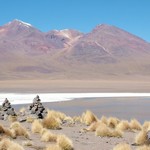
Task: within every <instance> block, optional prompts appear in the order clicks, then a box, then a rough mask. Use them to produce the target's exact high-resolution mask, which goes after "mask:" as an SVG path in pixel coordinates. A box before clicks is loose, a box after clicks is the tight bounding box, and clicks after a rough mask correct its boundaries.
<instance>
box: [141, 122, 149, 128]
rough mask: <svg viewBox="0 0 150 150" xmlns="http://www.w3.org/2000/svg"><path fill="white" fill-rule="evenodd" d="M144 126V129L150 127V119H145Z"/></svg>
mask: <svg viewBox="0 0 150 150" xmlns="http://www.w3.org/2000/svg"><path fill="white" fill-rule="evenodd" d="M142 128H143V129H144V130H148V129H149V128H150V121H145V122H144V124H143V126H142Z"/></svg>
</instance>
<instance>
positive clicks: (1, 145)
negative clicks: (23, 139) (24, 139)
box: [0, 139, 24, 150]
mask: <svg viewBox="0 0 150 150" xmlns="http://www.w3.org/2000/svg"><path fill="white" fill-rule="evenodd" d="M0 150H24V148H23V147H22V146H21V145H19V144H17V143H15V142H12V141H10V140H9V139H3V140H2V141H0Z"/></svg>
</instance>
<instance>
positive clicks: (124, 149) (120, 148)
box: [113, 143, 131, 150]
mask: <svg viewBox="0 0 150 150" xmlns="http://www.w3.org/2000/svg"><path fill="white" fill-rule="evenodd" d="M113 150H131V147H130V145H128V144H126V143H120V144H117V145H116V146H115V147H114V148H113Z"/></svg>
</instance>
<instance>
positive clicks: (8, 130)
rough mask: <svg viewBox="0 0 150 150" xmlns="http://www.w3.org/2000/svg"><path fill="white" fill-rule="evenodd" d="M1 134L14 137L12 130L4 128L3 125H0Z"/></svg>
mask: <svg viewBox="0 0 150 150" xmlns="http://www.w3.org/2000/svg"><path fill="white" fill-rule="evenodd" d="M0 134H4V135H6V136H10V137H13V135H12V132H11V130H10V129H7V128H5V127H3V125H1V124H0Z"/></svg>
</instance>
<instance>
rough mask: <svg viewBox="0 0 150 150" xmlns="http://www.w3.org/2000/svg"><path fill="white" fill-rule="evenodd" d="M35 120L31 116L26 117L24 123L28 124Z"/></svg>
mask: <svg viewBox="0 0 150 150" xmlns="http://www.w3.org/2000/svg"><path fill="white" fill-rule="evenodd" d="M34 120H35V118H33V117H32V116H27V118H26V122H28V123H32V122H33V121H34Z"/></svg>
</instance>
